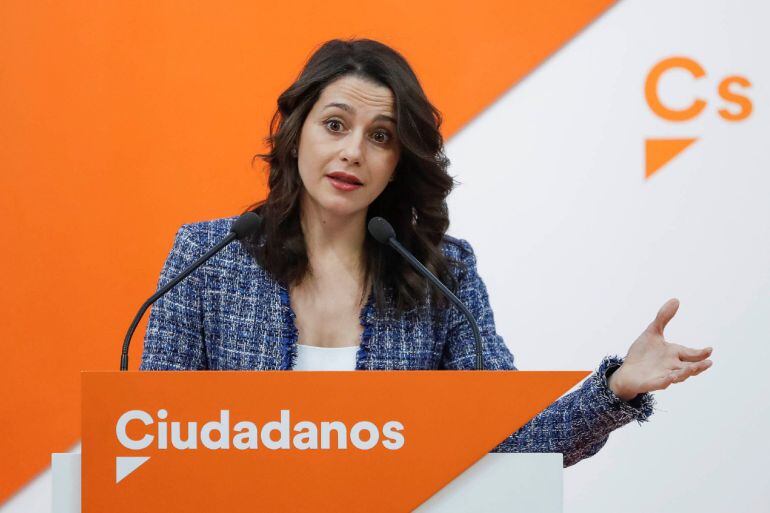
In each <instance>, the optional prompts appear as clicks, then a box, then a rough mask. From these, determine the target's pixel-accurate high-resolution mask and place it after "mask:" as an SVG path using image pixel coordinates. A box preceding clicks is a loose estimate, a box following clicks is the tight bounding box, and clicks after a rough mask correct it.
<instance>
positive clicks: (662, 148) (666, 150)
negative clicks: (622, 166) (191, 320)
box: [644, 138, 698, 178]
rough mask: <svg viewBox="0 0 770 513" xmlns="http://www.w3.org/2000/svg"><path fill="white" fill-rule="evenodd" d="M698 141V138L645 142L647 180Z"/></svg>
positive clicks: (649, 140)
mask: <svg viewBox="0 0 770 513" xmlns="http://www.w3.org/2000/svg"><path fill="white" fill-rule="evenodd" d="M697 140H698V139H697V138H692V139H647V140H645V141H644V143H645V144H644V148H645V151H644V153H645V161H646V166H645V178H649V177H651V176H652V175H653V174H655V173H656V172H657V171H658V170H659V169H660V168H662V167H663V166H665V165H666V164H667V163H668V162H669V161H670V160H671V159H673V158H674V157H676V156H677V155H679V154H680V153H682V152H683V151H684V150H685V148H687V147H688V146H690V145H691V144H692V143H694V142H695V141H697Z"/></svg>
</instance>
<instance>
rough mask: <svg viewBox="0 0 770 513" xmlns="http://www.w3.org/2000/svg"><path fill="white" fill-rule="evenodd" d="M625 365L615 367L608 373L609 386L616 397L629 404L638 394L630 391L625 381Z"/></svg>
mask: <svg viewBox="0 0 770 513" xmlns="http://www.w3.org/2000/svg"><path fill="white" fill-rule="evenodd" d="M623 370H624V369H623V365H622V364H621V365H620V366H619V367H613V368H610V369H608V371H607V385H608V386H609V388H610V390H611V391H612V393H613V394H615V396H616V397H618V398H619V399H622V400H623V401H626V402H629V401H631V400H633V399H634V398H635V397H636V396H637V395H638V394H636V393H635V392H633V391H631V390H629V389H628V387H627V385H626V382H625V381H624V380H623V377H624V376H625V373H624V372H623Z"/></svg>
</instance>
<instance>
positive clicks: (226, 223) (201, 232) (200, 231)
mask: <svg viewBox="0 0 770 513" xmlns="http://www.w3.org/2000/svg"><path fill="white" fill-rule="evenodd" d="M236 219H238V216H231V217H222V218H218V219H211V220H207V221H197V222H191V223H185V224H182V225H181V226H180V227H179V229H178V230H177V233H176V235H175V237H174V245H173V248H172V249H171V254H172V255H176V256H178V257H182V258H184V259H185V260H191V259H194V258H197V257H200V256H201V255H203V254H204V253H206V252H207V251H208V250H209V249H211V248H212V247H214V245H216V244H217V243H218V242H219V241H221V240H222V239H223V238H224V237H226V236H227V234H228V233H230V227H231V226H232V225H233V223H234V222H235V220H236ZM193 256H194V258H192V257H193ZM204 267H207V268H215V267H227V268H231V269H235V268H244V267H258V266H257V263H256V260H255V259H254V258H253V256H252V255H251V253H250V251H249V249H248V248H247V247H246V246H245V244H244V243H243V241H233V242H232V243H230V244H228V245H227V246H226V247H224V248H223V249H222V250H220V251H219V253H217V254H216V255H214V256H213V257H211V259H210V260H208V261H207V262H206V264H204Z"/></svg>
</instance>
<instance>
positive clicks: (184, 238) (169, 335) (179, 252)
mask: <svg viewBox="0 0 770 513" xmlns="http://www.w3.org/2000/svg"><path fill="white" fill-rule="evenodd" d="M203 253H205V251H204V250H203V248H202V247H201V245H200V244H199V243H198V242H197V241H196V238H195V232H194V229H193V228H192V225H183V226H182V227H181V228H179V230H178V231H177V233H176V236H175V238H174V244H173V247H172V248H171V252H170V253H169V255H168V257H167V258H166V261H165V263H164V264H163V269H162V270H161V272H160V278H159V280H158V289H160V288H161V287H163V286H164V285H165V284H166V283H168V282H169V281H171V280H172V279H173V278H174V277H176V276H177V275H178V274H179V273H181V272H182V271H183V270H184V269H185V268H186V267H187V266H188V265H190V264H191V263H193V262H194V261H195V260H196V259H197V258H198V257H200V256H201V255H202V254H203ZM202 271H203V268H202V267H201V268H198V269H196V270H195V271H193V272H192V273H191V274H190V275H189V276H187V277H186V278H185V279H184V280H182V281H181V282H179V283H178V284H177V285H176V286H175V287H174V288H172V289H171V290H169V291H168V292H167V293H166V294H165V295H164V296H162V297H161V298H160V299H158V300H157V301H156V302H155V304H154V305H153V306H152V309H151V310H150V319H149V322H148V323H147V331H146V332H145V337H144V351H143V352H142V361H141V364H140V365H139V370H197V369H205V368H206V361H207V360H206V351H205V345H204V334H203V309H202V303H203V302H202V291H203V273H202Z"/></svg>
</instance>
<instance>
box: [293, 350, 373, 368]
mask: <svg viewBox="0 0 770 513" xmlns="http://www.w3.org/2000/svg"><path fill="white" fill-rule="evenodd" d="M358 348H359V346H348V347H316V346H306V345H303V344H297V358H296V360H294V370H315V371H330V370H335V371H336V370H355V368H356V353H357V352H358Z"/></svg>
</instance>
